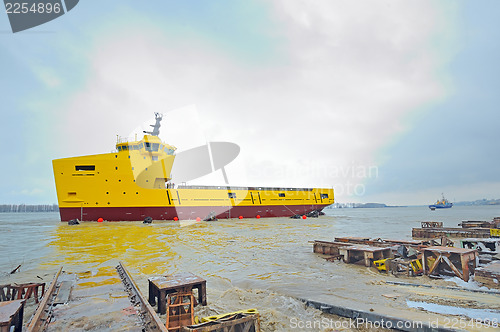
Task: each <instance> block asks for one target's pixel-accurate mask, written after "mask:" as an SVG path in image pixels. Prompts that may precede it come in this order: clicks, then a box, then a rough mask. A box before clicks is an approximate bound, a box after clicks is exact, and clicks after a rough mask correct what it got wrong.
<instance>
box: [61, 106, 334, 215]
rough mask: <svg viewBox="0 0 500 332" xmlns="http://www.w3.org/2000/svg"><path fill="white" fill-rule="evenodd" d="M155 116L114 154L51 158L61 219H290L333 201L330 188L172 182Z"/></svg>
mask: <svg viewBox="0 0 500 332" xmlns="http://www.w3.org/2000/svg"><path fill="white" fill-rule="evenodd" d="M155 119H156V123H155V124H154V125H151V126H152V127H153V130H152V131H150V132H148V131H144V136H143V137H142V139H139V140H138V139H133V140H129V139H120V138H117V142H116V150H115V151H114V152H111V153H105V154H96V155H88V156H80V157H71V158H62V159H55V160H53V161H52V165H53V170H54V179H55V184H56V191H57V199H58V203H59V212H60V216H61V221H69V220H72V219H78V220H81V221H97V220H100V219H101V218H102V220H107V221H138V220H139V221H140V220H146V219H149V220H197V219H198V218H199V219H200V220H213V219H228V218H261V217H262V218H265V217H291V216H297V215H307V214H309V213H316V214H317V212H321V211H322V210H323V209H324V208H325V207H326V206H328V205H330V204H333V203H334V192H333V189H332V188H266V187H234V186H229V185H227V186H193V185H175V184H173V183H172V182H171V170H172V166H173V164H174V160H175V158H176V148H175V147H174V146H172V145H169V144H166V143H164V142H163V141H162V140H161V139H160V138H159V137H158V136H159V128H160V122H161V120H162V116H161V114H158V113H155ZM209 144H214V143H209Z"/></svg>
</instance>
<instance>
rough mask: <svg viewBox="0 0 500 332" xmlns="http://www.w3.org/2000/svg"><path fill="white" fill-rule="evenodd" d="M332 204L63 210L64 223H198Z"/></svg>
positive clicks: (298, 211) (289, 213) (267, 215)
mask: <svg viewBox="0 0 500 332" xmlns="http://www.w3.org/2000/svg"><path fill="white" fill-rule="evenodd" d="M327 205H328V204H315V205H293V206H286V207H285V206H284V205H268V206H262V205H261V206H233V207H231V208H230V209H228V208H227V207H219V206H186V207H183V206H176V207H170V206H169V207H92V208H90V207H84V208H59V213H60V215H61V221H68V220H71V219H78V220H83V221H97V219H99V218H103V219H104V220H107V221H138V220H144V218H146V217H151V218H153V220H173V219H174V218H175V217H177V218H179V220H195V219H196V218H200V219H202V220H203V219H205V218H206V217H207V216H208V215H209V214H212V215H213V214H215V215H216V216H217V218H218V219H229V218H238V217H239V216H242V217H243V218H256V217H257V215H259V216H261V217H263V218H270V217H291V216H293V215H296V214H307V213H309V212H311V211H314V210H318V211H321V210H323V208H325V207H326V206H327Z"/></svg>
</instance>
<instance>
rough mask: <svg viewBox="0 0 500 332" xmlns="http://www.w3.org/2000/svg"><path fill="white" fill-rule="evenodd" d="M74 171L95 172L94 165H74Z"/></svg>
mask: <svg viewBox="0 0 500 332" xmlns="http://www.w3.org/2000/svg"><path fill="white" fill-rule="evenodd" d="M75 170H76V171H95V165H76V166H75Z"/></svg>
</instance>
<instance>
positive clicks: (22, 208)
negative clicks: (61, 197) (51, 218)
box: [0, 204, 59, 212]
mask: <svg viewBox="0 0 500 332" xmlns="http://www.w3.org/2000/svg"><path fill="white" fill-rule="evenodd" d="M0 212H59V206H57V204H41V205H27V204H3V205H0Z"/></svg>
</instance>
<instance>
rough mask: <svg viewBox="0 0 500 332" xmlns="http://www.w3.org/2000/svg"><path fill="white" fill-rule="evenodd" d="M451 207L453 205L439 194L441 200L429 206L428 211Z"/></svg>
mask: <svg viewBox="0 0 500 332" xmlns="http://www.w3.org/2000/svg"><path fill="white" fill-rule="evenodd" d="M452 206H453V203H451V202H450V201H448V200H447V199H446V198H444V194H441V199H440V200H439V199H438V200H437V201H436V203H435V204H431V205H429V209H431V210H435V209H449V208H451V207H452Z"/></svg>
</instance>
